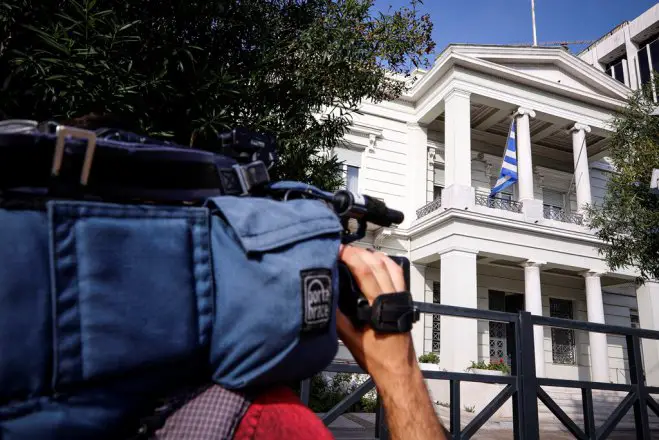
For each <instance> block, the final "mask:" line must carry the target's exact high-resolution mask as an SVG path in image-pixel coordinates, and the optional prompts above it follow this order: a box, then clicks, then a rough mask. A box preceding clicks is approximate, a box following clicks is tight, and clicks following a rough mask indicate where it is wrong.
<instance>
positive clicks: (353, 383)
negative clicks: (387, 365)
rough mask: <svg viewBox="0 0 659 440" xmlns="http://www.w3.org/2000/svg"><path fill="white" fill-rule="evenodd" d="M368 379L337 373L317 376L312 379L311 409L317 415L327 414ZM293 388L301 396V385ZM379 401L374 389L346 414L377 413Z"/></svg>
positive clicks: (363, 376)
mask: <svg viewBox="0 0 659 440" xmlns="http://www.w3.org/2000/svg"><path fill="white" fill-rule="evenodd" d="M367 379H368V375H366V374H350V373H336V374H335V375H334V376H332V377H330V376H328V375H326V374H323V373H320V374H317V375H315V376H313V377H312V378H311V393H310V395H309V408H311V410H312V411H314V412H316V413H325V412H327V411H329V410H330V409H331V408H332V407H334V406H335V405H336V404H338V403H339V402H340V401H341V400H343V399H344V398H345V397H346V396H348V395H349V394H350V393H352V392H353V391H355V390H356V389H357V388H358V387H359V386H360V385H361V384H363V383H364V382H365V381H366V380H367ZM292 388H293V390H294V391H295V392H296V393H298V394H299V392H300V385H299V384H294V385H293V386H292ZM377 401H378V400H377V392H376V391H375V389H373V390H371V391H369V392H368V393H366V395H364V396H363V397H362V398H361V399H360V401H359V402H358V403H356V404H354V405H353V406H351V407H350V408H348V410H347V411H346V412H364V413H372V412H375V411H376V408H377Z"/></svg>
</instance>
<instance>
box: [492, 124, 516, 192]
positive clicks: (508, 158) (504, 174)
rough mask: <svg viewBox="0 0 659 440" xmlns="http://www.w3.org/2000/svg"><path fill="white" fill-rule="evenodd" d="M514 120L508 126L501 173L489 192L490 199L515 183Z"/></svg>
mask: <svg viewBox="0 0 659 440" xmlns="http://www.w3.org/2000/svg"><path fill="white" fill-rule="evenodd" d="M515 133H516V130H515V120H514V119H513V122H512V123H511V124H510V133H509V134H508V142H507V143H506V152H505V154H504V155H503V161H502V162H501V172H500V173H499V179H498V180H497V183H495V184H494V188H492V191H491V192H490V197H494V196H495V195H496V193H498V192H499V191H503V190H504V189H506V188H508V187H509V186H510V185H512V184H514V183H515V182H517V140H516V139H515Z"/></svg>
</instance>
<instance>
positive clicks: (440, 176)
mask: <svg viewBox="0 0 659 440" xmlns="http://www.w3.org/2000/svg"><path fill="white" fill-rule="evenodd" d="M444 182H445V180H444V167H435V178H434V182H433V183H434V184H435V185H437V186H444Z"/></svg>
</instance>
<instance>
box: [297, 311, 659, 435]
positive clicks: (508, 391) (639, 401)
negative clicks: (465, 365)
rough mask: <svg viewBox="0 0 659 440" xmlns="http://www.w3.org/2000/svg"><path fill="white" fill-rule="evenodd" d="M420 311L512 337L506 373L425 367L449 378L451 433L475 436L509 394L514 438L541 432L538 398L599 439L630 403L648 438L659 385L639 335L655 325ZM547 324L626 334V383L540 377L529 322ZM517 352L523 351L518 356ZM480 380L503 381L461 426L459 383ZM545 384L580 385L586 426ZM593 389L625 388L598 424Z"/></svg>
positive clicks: (365, 387)
mask: <svg viewBox="0 0 659 440" xmlns="http://www.w3.org/2000/svg"><path fill="white" fill-rule="evenodd" d="M416 305H417V307H418V308H419V310H420V311H421V312H422V313H430V314H439V315H442V316H455V317H461V318H471V319H478V320H486V321H496V322H503V323H505V324H506V325H507V327H508V332H512V338H511V340H514V342H515V347H514V350H512V359H511V374H510V375H509V376H489V375H482V374H470V373H456V372H445V371H423V376H424V377H425V378H426V379H439V380H447V381H449V383H450V409H449V414H450V416H449V419H450V420H448V421H445V420H444V421H443V422H444V423H446V422H448V424H449V427H450V434H451V437H452V438H453V439H468V438H470V437H471V436H473V435H474V434H475V433H476V432H477V431H478V430H479V429H480V428H481V427H482V426H483V425H484V424H485V423H486V422H487V421H488V420H489V419H490V418H491V417H492V416H493V415H494V414H495V413H496V412H497V410H499V408H501V407H502V406H503V405H504V404H505V403H506V401H507V400H508V399H512V410H513V432H514V438H515V440H534V439H538V438H539V434H540V428H539V420H538V399H540V401H542V402H543V403H544V404H545V406H546V407H547V408H548V409H549V410H550V411H551V412H552V413H553V414H554V415H555V416H556V418H557V419H558V420H559V421H560V422H561V423H562V424H563V425H564V426H565V427H566V428H567V430H568V431H569V432H570V433H572V435H574V437H575V438H577V439H584V440H599V439H605V438H607V436H608V435H609V434H611V432H612V431H613V430H614V429H615V427H616V426H617V425H618V423H619V422H620V421H621V420H622V418H623V417H624V416H625V414H627V412H628V411H629V410H630V409H631V408H632V407H633V410H634V422H635V438H637V439H640V440H650V439H651V435H650V424H649V412H648V408H649V409H650V410H652V411H653V412H654V413H655V414H656V415H657V416H659V404H657V402H656V401H655V400H654V398H653V397H652V396H650V394H659V387H649V386H647V385H646V383H645V382H646V381H645V374H644V371H643V364H642V361H641V347H640V339H641V338H643V339H655V340H659V331H652V330H643V329H636V328H631V327H620V326H611V325H605V324H596V323H591V322H584V321H573V320H568V319H559V318H549V317H544V316H536V315H531V314H530V313H529V312H524V311H523V312H520V313H519V314H514V313H505V312H496V311H491V310H477V309H468V308H461V307H451V306H444V305H439V304H431V303H416ZM534 325H540V326H548V327H557V328H566V329H572V330H582V331H587V332H596V333H606V334H612V335H620V336H624V337H625V338H626V341H627V354H628V361H629V371H630V374H629V379H630V383H629V384H613V383H605V382H586V381H577V380H563V379H549V378H538V377H536V372H535V355H534V353H535V352H534V338H533V326H534ZM520 354H523V355H521V356H520ZM326 371H328V372H337V373H338V372H342V373H361V374H363V373H364V371H363V370H361V369H360V368H359V367H358V366H356V365H349V364H332V365H330V366H329V367H328V368H327V369H326ZM461 382H479V383H485V384H502V385H505V387H504V388H503V389H502V390H501V391H500V392H499V394H498V395H497V396H496V397H494V399H492V401H490V403H489V404H487V405H486V406H485V407H484V408H483V409H482V410H481V411H480V413H478V414H477V415H476V416H475V417H474V418H473V419H472V420H471V421H470V422H469V423H468V424H467V425H466V426H465V427H464V429H462V424H461V410H460V383H461ZM374 386H375V384H374V383H373V381H372V380H371V379H370V378H369V379H368V380H367V381H366V382H364V383H363V384H362V385H360V386H359V387H358V388H357V389H356V390H355V391H353V392H352V393H351V394H350V395H348V396H347V397H346V398H344V399H343V400H342V401H341V402H339V403H338V404H337V405H335V406H334V407H333V408H332V409H331V410H329V411H328V412H327V413H325V414H324V415H323V417H322V420H323V422H324V423H325V424H326V425H329V424H331V423H332V422H334V421H335V420H336V419H337V418H338V417H339V416H340V415H341V414H343V413H344V412H346V411H347V410H348V409H349V408H350V407H351V406H353V405H354V404H355V403H357V402H359V400H360V399H361V398H362V397H363V396H364V395H365V394H366V393H368V392H369V391H370V390H372V389H373V387H374ZM543 386H548V387H566V388H576V389H580V390H581V393H582V401H583V418H584V429H581V428H580V427H579V426H577V424H576V423H575V422H574V421H573V420H572V419H571V418H570V417H569V416H568V415H567V414H566V413H565V412H564V411H563V410H562V409H561V408H560V406H559V405H558V404H556V402H554V400H553V399H552V398H551V397H550V396H549V395H548V394H547V392H546V391H545V390H544V389H543ZM593 390H609V391H623V392H627V395H626V396H625V397H624V398H623V400H622V401H621V402H620V404H619V405H618V406H617V408H616V409H615V410H614V411H613V413H612V414H611V415H610V416H609V417H608V418H607V419H606V421H605V422H604V423H603V424H602V425H601V426H600V427H596V426H595V416H594V408H593V395H592V392H593ZM309 394H310V381H309V380H307V381H304V382H303V383H302V384H301V398H302V401H303V402H304V403H305V404H308V403H309ZM373 434H374V437H375V438H378V439H380V440H386V439H388V438H389V435H388V431H387V427H386V423H385V414H384V409H383V408H382V406H381V405H380V402H379V401H378V406H377V410H376V420H375V432H374V433H373Z"/></svg>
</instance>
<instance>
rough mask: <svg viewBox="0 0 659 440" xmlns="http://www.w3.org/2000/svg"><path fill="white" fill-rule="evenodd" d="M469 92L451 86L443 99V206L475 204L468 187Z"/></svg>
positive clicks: (469, 153)
mask: <svg viewBox="0 0 659 440" xmlns="http://www.w3.org/2000/svg"><path fill="white" fill-rule="evenodd" d="M470 96H471V93H469V92H467V91H464V90H459V89H453V90H451V91H450V92H449V93H448V94H447V95H446V97H445V98H444V100H445V106H444V109H445V115H446V117H445V122H444V148H445V165H444V176H445V177H444V179H445V185H446V188H445V189H444V191H443V192H442V206H443V207H447V208H458V209H464V208H470V207H472V206H473V204H474V190H473V188H472V187H471V104H470Z"/></svg>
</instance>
